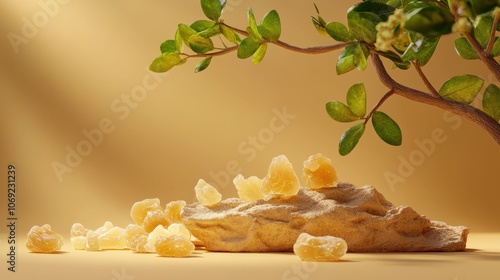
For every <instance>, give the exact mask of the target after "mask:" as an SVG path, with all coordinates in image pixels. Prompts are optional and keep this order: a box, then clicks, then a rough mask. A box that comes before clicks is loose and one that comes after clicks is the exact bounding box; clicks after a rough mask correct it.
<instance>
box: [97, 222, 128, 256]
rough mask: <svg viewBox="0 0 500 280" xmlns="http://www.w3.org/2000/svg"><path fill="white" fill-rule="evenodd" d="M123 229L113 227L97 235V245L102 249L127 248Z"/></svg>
mask: <svg viewBox="0 0 500 280" xmlns="http://www.w3.org/2000/svg"><path fill="white" fill-rule="evenodd" d="M124 232H125V229H123V228H120V227H113V228H112V229H110V230H108V231H107V232H105V233H103V234H101V235H99V238H98V240H99V246H100V248H101V249H103V250H122V249H125V248H127V240H126V239H125V235H124Z"/></svg>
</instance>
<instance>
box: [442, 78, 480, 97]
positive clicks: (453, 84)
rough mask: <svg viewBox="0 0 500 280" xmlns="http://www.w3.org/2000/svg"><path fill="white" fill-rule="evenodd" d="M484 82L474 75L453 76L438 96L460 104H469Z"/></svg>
mask: <svg viewBox="0 0 500 280" xmlns="http://www.w3.org/2000/svg"><path fill="white" fill-rule="evenodd" d="M483 85H484V80H483V79H481V78H479V77H478V76H474V75H461V76H455V77H453V78H451V79H449V80H448V81H446V82H445V83H444V84H443V86H442V87H441V89H440V90H439V95H441V96H442V97H444V98H447V99H451V100H455V101H458V102H461V103H466V104H470V103H472V101H474V99H475V98H476V96H477V94H478V93H479V91H480V90H481V88H483Z"/></svg>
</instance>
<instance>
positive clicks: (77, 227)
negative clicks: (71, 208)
mask: <svg viewBox="0 0 500 280" xmlns="http://www.w3.org/2000/svg"><path fill="white" fill-rule="evenodd" d="M87 232H89V230H88V229H86V228H85V227H84V226H83V225H82V224H80V223H75V224H73V226H71V230H70V232H69V234H70V236H71V237H77V236H83V237H85V236H87Z"/></svg>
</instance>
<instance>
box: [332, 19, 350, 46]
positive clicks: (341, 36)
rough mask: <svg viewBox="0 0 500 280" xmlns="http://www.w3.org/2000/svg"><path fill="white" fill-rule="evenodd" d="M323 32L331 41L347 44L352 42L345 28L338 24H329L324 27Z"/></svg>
mask: <svg viewBox="0 0 500 280" xmlns="http://www.w3.org/2000/svg"><path fill="white" fill-rule="evenodd" d="M325 30H326V32H327V33H328V35H330V37H332V38H333V39H335V40H337V41H339V42H349V41H351V40H352V38H351V35H350V34H349V30H347V27H346V26H345V25H343V24H342V23H340V22H330V23H328V24H327V25H326V26H325Z"/></svg>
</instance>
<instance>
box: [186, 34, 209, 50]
mask: <svg viewBox="0 0 500 280" xmlns="http://www.w3.org/2000/svg"><path fill="white" fill-rule="evenodd" d="M188 43H189V47H190V48H191V49H192V50H193V51H194V52H195V53H207V52H209V51H211V50H213V49H214V43H213V42H212V40H210V38H205V37H203V36H200V35H198V34H195V35H192V36H191V37H189V39H188Z"/></svg>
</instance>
